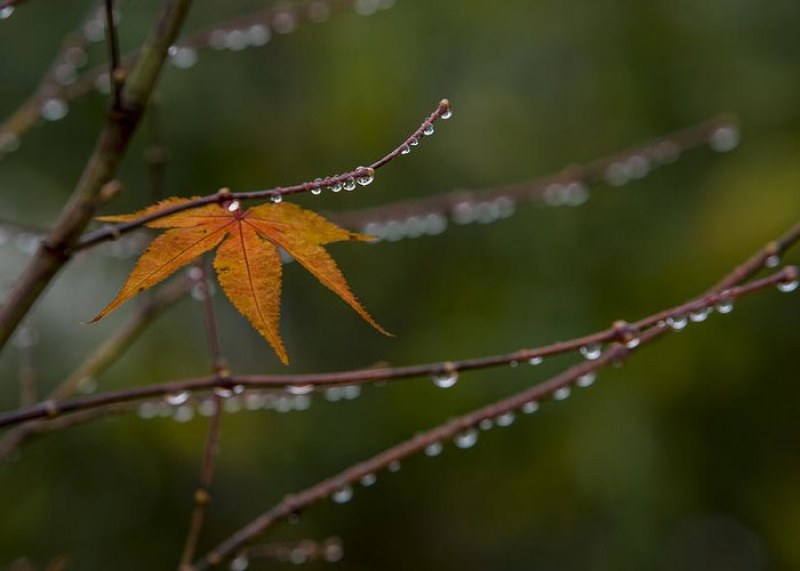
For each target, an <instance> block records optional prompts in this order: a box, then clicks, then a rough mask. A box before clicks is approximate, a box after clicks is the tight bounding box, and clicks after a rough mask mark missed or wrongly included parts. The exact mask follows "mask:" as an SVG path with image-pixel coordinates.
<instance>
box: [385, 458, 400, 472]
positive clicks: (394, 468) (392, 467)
mask: <svg viewBox="0 0 800 571" xmlns="http://www.w3.org/2000/svg"><path fill="white" fill-rule="evenodd" d="M388 468H389V471H390V472H399V471H400V468H402V465H401V464H400V460H392V461H391V462H389V466H388Z"/></svg>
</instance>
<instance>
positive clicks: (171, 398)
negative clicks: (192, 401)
mask: <svg viewBox="0 0 800 571" xmlns="http://www.w3.org/2000/svg"><path fill="white" fill-rule="evenodd" d="M190 396H191V393H190V392H189V391H180V392H177V393H170V394H168V395H167V396H165V397H164V400H165V401H166V403H167V404H171V405H172V406H178V405H179V404H183V403H185V402H186V401H188V400H189V397H190Z"/></svg>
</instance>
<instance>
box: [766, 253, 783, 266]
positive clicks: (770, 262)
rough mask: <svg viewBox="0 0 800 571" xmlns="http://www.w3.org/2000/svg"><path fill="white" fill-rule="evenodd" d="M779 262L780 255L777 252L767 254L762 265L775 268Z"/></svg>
mask: <svg viewBox="0 0 800 571" xmlns="http://www.w3.org/2000/svg"><path fill="white" fill-rule="evenodd" d="M780 264H781V257H780V256H779V255H778V254H772V255H771V256H767V258H766V259H765V260H764V266H766V267H767V268H777V267H778V266H779V265H780Z"/></svg>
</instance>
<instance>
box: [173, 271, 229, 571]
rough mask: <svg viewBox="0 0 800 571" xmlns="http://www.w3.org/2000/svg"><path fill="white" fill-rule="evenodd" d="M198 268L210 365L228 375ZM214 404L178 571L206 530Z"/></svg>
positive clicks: (204, 276) (217, 413) (218, 412)
mask: <svg viewBox="0 0 800 571" xmlns="http://www.w3.org/2000/svg"><path fill="white" fill-rule="evenodd" d="M195 267H197V268H198V269H199V270H200V280H202V281H201V284H202V290H201V293H202V296H203V310H204V311H203V316H204V318H205V319H204V321H205V325H206V334H207V337H208V348H209V352H210V354H211V368H212V370H213V371H214V374H216V375H220V376H224V375H225V374H227V365H226V362H225V358H224V357H223V356H222V347H221V344H220V338H219V332H218V330H217V320H216V317H215V316H214V305H213V304H212V301H211V292H210V286H209V281H208V280H209V276H208V272H207V271H206V269H205V267H204V265H203V263H202V261H201V262H199V263H198V264H197V265H196V266H195ZM178 395H179V396H178V399H179V400H183V399H184V397H185V398H186V399H188V398H189V393H178ZM213 403H214V408H213V412H212V415H211V420H210V421H209V424H208V433H207V435H206V444H205V448H204V452H203V466H202V468H201V470H200V482H199V484H198V485H197V489H196V490H195V492H194V508H193V509H192V517H191V521H190V522H189V531H188V533H187V535H186V541H185V542H184V546H183V552H182V553H181V558H180V563H179V564H178V571H181V570H183V569H190V568H191V566H192V559H194V555H195V552H196V551H197V542H198V541H199V539H200V532H201V531H202V530H203V522H204V521H205V515H206V508H207V506H208V503H209V501H210V500H211V482H212V480H213V479H214V462H215V460H216V457H217V453H218V451H219V422H220V417H221V416H222V406H221V405H222V399H221V397H220V396H219V395H218V394H215V395H214V400H213Z"/></svg>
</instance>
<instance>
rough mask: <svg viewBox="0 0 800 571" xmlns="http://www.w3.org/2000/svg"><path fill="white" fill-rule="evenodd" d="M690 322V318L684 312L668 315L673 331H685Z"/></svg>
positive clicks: (668, 323) (668, 322)
mask: <svg viewBox="0 0 800 571" xmlns="http://www.w3.org/2000/svg"><path fill="white" fill-rule="evenodd" d="M688 324H689V320H688V319H687V317H686V316H685V315H683V314H682V313H679V314H677V315H670V316H669V317H667V325H669V326H670V328H671V329H672V330H673V331H683V330H684V329H686V326H687V325H688Z"/></svg>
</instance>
